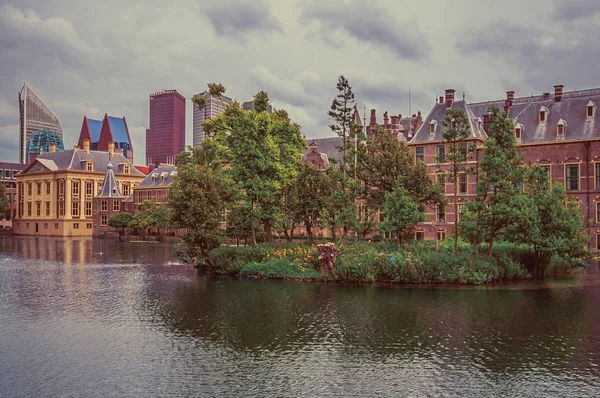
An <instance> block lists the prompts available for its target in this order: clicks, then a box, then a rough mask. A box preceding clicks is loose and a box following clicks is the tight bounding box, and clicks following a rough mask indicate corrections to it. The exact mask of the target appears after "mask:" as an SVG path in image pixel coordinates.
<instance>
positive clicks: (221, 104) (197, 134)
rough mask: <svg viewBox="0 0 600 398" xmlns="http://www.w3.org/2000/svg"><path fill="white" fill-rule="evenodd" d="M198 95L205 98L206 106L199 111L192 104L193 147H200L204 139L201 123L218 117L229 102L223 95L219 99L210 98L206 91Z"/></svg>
mask: <svg viewBox="0 0 600 398" xmlns="http://www.w3.org/2000/svg"><path fill="white" fill-rule="evenodd" d="M199 95H204V96H205V97H206V106H204V108H202V109H200V108H198V105H196V104H194V142H193V143H194V146H198V145H200V143H201V142H202V140H203V139H204V137H205V135H204V131H202V122H203V121H204V120H207V119H212V118H213V117H217V116H219V115H220V114H221V113H223V111H225V108H226V107H227V104H229V103H230V102H231V98H229V97H225V96H224V95H222V96H221V97H219V98H217V97H215V98H212V97H211V96H210V93H209V92H208V91H205V92H203V93H200V94H199Z"/></svg>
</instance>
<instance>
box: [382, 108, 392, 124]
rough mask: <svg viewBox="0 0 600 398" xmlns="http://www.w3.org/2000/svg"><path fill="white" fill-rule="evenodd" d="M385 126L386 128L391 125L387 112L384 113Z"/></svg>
mask: <svg viewBox="0 0 600 398" xmlns="http://www.w3.org/2000/svg"><path fill="white" fill-rule="evenodd" d="M383 124H384V125H386V126H387V125H388V124H390V118H389V117H388V113H387V111H385V112H383Z"/></svg>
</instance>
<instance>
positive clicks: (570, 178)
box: [565, 164, 579, 191]
mask: <svg viewBox="0 0 600 398" xmlns="http://www.w3.org/2000/svg"><path fill="white" fill-rule="evenodd" d="M565 187H566V189H567V191H579V165H578V164H567V165H565Z"/></svg>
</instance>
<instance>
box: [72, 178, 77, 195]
mask: <svg viewBox="0 0 600 398" xmlns="http://www.w3.org/2000/svg"><path fill="white" fill-rule="evenodd" d="M71 192H72V193H73V196H79V182H77V181H73V189H72V190H71Z"/></svg>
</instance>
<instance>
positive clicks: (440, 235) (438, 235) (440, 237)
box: [435, 231, 446, 240]
mask: <svg viewBox="0 0 600 398" xmlns="http://www.w3.org/2000/svg"><path fill="white" fill-rule="evenodd" d="M435 238H436V239H437V240H446V231H437V232H436V234H435Z"/></svg>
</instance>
